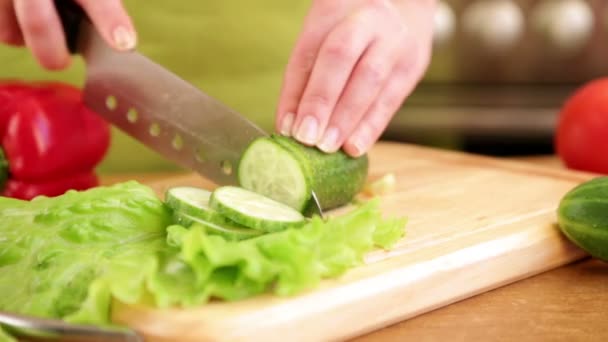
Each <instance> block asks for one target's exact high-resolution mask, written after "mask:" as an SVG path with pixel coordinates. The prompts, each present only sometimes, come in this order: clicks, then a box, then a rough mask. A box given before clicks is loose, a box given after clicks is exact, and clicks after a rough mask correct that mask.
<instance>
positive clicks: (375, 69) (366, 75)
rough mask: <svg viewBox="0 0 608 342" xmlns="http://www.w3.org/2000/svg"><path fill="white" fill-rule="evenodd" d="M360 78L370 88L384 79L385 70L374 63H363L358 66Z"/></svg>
mask: <svg viewBox="0 0 608 342" xmlns="http://www.w3.org/2000/svg"><path fill="white" fill-rule="evenodd" d="M360 72H361V77H362V78H363V79H364V81H365V82H366V83H367V84H369V85H371V86H374V87H375V86H378V85H380V84H381V83H382V81H383V80H384V79H385V78H386V71H385V68H384V67H382V64H380V63H375V62H369V61H368V62H363V63H362V64H361V66H360Z"/></svg>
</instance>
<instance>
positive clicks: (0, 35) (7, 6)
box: [0, 0, 23, 45]
mask: <svg viewBox="0 0 608 342" xmlns="http://www.w3.org/2000/svg"><path fill="white" fill-rule="evenodd" d="M0 42H3V43H6V44H9V45H23V36H22V35H21V30H20V29H19V24H18V23H17V17H16V16H15V8H14V7H13V0H0Z"/></svg>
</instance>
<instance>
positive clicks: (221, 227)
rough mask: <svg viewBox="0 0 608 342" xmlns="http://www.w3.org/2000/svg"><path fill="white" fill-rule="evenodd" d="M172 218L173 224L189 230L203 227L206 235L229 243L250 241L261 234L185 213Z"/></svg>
mask: <svg viewBox="0 0 608 342" xmlns="http://www.w3.org/2000/svg"><path fill="white" fill-rule="evenodd" d="M174 218H175V222H176V223H177V224H179V225H181V226H184V227H186V228H189V227H191V226H192V225H194V224H197V225H200V226H201V227H203V228H204V229H205V231H206V232H207V233H209V234H215V235H220V236H222V237H224V238H225V239H226V240H230V241H238V240H245V239H250V238H254V237H256V236H260V235H262V234H263V233H262V232H260V231H259V230H255V229H249V228H243V227H239V226H236V225H231V224H229V223H223V224H218V223H215V222H209V221H205V220H202V219H201V218H199V217H195V216H191V215H188V214H185V213H176V214H175V216H174Z"/></svg>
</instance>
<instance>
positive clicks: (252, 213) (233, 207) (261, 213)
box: [210, 186, 306, 233]
mask: <svg viewBox="0 0 608 342" xmlns="http://www.w3.org/2000/svg"><path fill="white" fill-rule="evenodd" d="M210 203H211V207H212V208H213V209H216V210H217V211H218V212H219V213H220V214H222V215H224V216H226V217H229V218H230V219H231V220H233V221H235V222H236V223H238V224H241V225H243V226H245V227H249V228H252V229H256V230H260V231H264V232H269V233H271V232H277V231H281V230H284V229H287V228H289V227H293V226H298V225H300V224H302V223H304V222H305V220H306V219H305V218H304V216H303V215H302V214H301V213H300V212H299V211H297V210H295V209H293V208H292V207H290V206H288V205H286V204H283V203H280V202H277V201H275V200H273V199H271V198H268V197H266V196H263V195H260V194H258V193H255V192H253V191H249V190H246V189H243V188H240V187H236V186H223V187H219V188H217V189H216V190H215V191H214V192H213V194H212V195H211V202H210Z"/></svg>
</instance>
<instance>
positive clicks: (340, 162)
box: [238, 134, 369, 212]
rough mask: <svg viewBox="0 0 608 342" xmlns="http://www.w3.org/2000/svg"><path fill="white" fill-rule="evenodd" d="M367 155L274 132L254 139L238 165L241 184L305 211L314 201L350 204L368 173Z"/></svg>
mask: <svg viewBox="0 0 608 342" xmlns="http://www.w3.org/2000/svg"><path fill="white" fill-rule="evenodd" d="M368 164H369V161H368V157H367V155H363V156H361V157H358V158H352V157H350V156H348V155H346V154H345V153H344V152H343V151H338V152H335V153H325V152H323V151H321V150H319V149H318V148H316V147H310V146H306V145H303V144H301V143H300V142H298V141H296V140H294V139H293V138H290V137H284V136H280V135H276V134H273V135H271V136H269V137H261V138H258V139H256V140H254V142H252V143H251V144H250V145H249V147H248V148H247V149H246V150H245V153H243V156H242V158H241V160H240V161H239V166H238V180H239V184H240V185H241V186H242V187H243V188H245V189H248V190H251V191H253V192H256V193H259V194H262V195H264V196H266V197H270V198H272V199H274V200H275V201H278V202H281V203H285V204H287V205H289V206H290V207H292V208H294V209H296V210H298V211H300V212H303V211H305V210H306V209H307V208H308V207H309V206H310V205H311V204H312V203H313V202H312V200H311V198H312V191H313V190H314V192H315V194H316V195H317V198H318V200H319V203H320V204H321V208H322V209H324V210H329V209H334V208H337V207H340V206H342V205H345V204H348V203H349V202H350V201H352V200H353V198H354V197H355V196H356V195H357V193H359V192H360V191H361V190H362V189H363V186H364V185H365V181H366V179H367V175H368V166H369V165H368Z"/></svg>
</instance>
